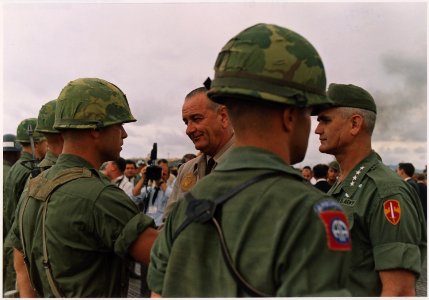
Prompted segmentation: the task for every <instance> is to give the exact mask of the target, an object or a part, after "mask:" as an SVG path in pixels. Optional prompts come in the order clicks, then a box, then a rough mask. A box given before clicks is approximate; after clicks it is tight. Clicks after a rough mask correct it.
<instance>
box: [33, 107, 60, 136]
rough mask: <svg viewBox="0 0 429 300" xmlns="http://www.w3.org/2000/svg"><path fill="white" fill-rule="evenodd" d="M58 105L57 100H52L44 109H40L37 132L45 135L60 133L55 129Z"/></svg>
mask: <svg viewBox="0 0 429 300" xmlns="http://www.w3.org/2000/svg"><path fill="white" fill-rule="evenodd" d="M56 103H57V100H52V101H49V102H48V103H45V104H44V105H43V106H42V108H40V110H39V116H38V117H37V126H36V129H35V131H38V132H43V133H59V131H58V130H56V129H54V127H53V126H54V122H55V106H56Z"/></svg>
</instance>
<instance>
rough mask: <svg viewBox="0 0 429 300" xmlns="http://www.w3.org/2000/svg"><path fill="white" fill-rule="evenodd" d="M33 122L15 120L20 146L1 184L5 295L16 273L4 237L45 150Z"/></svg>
mask: <svg viewBox="0 0 429 300" xmlns="http://www.w3.org/2000/svg"><path fill="white" fill-rule="evenodd" d="M36 123H37V119H36V118H28V119H24V120H22V121H21V123H19V125H18V127H17V129H16V141H17V142H18V143H20V144H21V146H22V152H21V157H20V158H19V159H18V160H17V161H16V163H15V164H14V165H13V166H12V167H11V169H10V170H9V173H8V176H7V178H6V180H5V182H4V185H3V242H4V246H3V259H4V265H3V293H4V294H5V293H7V294H6V296H7V297H9V295H10V294H13V293H15V277H16V275H15V270H14V268H13V255H12V246H11V245H10V244H9V242H8V241H7V239H6V236H7V235H8V233H9V230H10V228H11V226H12V223H13V220H14V217H15V209H16V206H17V204H18V201H19V197H20V196H21V194H22V191H23V190H24V187H25V183H26V182H27V179H28V177H29V176H30V173H31V171H32V169H34V168H36V166H37V161H40V160H41V159H42V158H43V157H44V156H45V154H46V151H47V143H46V139H45V137H44V136H43V135H42V134H40V133H38V132H34V133H33V131H34V129H35V128H36ZM30 134H31V137H30ZM31 140H32V141H31ZM8 292H9V293H8Z"/></svg>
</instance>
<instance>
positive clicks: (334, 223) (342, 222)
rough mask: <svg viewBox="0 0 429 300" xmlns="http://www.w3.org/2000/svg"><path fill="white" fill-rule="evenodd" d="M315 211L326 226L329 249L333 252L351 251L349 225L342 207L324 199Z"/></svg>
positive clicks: (315, 206)
mask: <svg viewBox="0 0 429 300" xmlns="http://www.w3.org/2000/svg"><path fill="white" fill-rule="evenodd" d="M314 211H315V212H316V213H317V214H318V215H319V217H320V219H321V220H322V223H323V225H324V226H325V231H326V237H327V242H328V248H329V249H330V250H333V251H350V250H351V240H350V231H349V224H348V221H347V217H346V215H345V214H344V212H343V210H342V208H341V205H340V204H339V203H338V202H337V201H335V200H333V199H323V200H321V201H319V202H318V203H316V204H315V205H314Z"/></svg>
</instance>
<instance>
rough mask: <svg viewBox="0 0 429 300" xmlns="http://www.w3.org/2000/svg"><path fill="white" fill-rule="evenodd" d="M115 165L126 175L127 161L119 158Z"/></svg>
mask: <svg viewBox="0 0 429 300" xmlns="http://www.w3.org/2000/svg"><path fill="white" fill-rule="evenodd" d="M113 163H114V164H115V165H116V166H117V167H118V169H119V171H121V173H124V171H125V167H126V164H125V159H123V158H122V157H119V158H118V159H117V160H114V161H113Z"/></svg>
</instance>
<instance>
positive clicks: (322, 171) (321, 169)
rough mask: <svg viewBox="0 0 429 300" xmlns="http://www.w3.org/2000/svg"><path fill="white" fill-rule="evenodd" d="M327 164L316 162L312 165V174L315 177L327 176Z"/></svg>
mask: <svg viewBox="0 0 429 300" xmlns="http://www.w3.org/2000/svg"><path fill="white" fill-rule="evenodd" d="M328 169H329V167H328V165H325V164H317V165H315V166H314V167H313V176H314V178H316V179H319V178H326V177H327V176H328Z"/></svg>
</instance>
